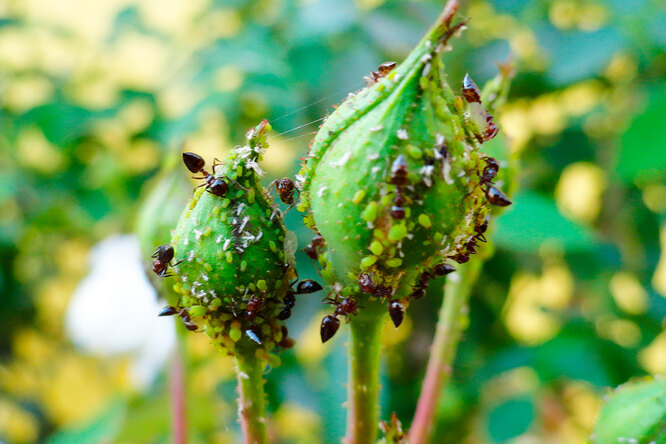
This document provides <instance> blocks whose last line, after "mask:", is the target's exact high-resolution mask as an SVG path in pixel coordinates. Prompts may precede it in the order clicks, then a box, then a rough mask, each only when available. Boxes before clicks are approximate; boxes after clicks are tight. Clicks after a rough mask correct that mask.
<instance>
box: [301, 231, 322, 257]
mask: <svg viewBox="0 0 666 444" xmlns="http://www.w3.org/2000/svg"><path fill="white" fill-rule="evenodd" d="M324 245H326V242H325V241H324V238H323V237H322V236H321V234H317V235H316V236H315V237H313V238H312V240H311V241H310V243H309V244H308V245H307V246H306V247H305V248H304V249H303V251H305V254H307V255H308V257H309V258H310V259H312V260H313V261H316V260H317V259H318V258H319V251H318V248H319V247H323V246H324Z"/></svg>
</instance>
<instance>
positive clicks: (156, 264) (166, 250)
mask: <svg viewBox="0 0 666 444" xmlns="http://www.w3.org/2000/svg"><path fill="white" fill-rule="evenodd" d="M173 256H174V251H173V247H172V246H171V245H169V244H166V245H160V246H159V247H157V250H155V252H154V253H153V254H152V256H150V257H152V258H155V259H154V260H153V271H154V272H155V274H157V275H158V276H159V277H163V278H164V277H169V276H173V274H171V273H169V272H168V270H169V267H173V266H176V265H178V264H180V263H181V262H183V261H179V262H176V263H175V264H172V263H171V261H172V260H173Z"/></svg>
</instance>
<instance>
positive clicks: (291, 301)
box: [278, 279, 323, 321]
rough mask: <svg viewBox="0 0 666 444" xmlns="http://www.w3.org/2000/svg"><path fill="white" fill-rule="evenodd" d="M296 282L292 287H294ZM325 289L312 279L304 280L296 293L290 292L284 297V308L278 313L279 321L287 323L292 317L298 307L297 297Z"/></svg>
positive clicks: (297, 287)
mask: <svg viewBox="0 0 666 444" xmlns="http://www.w3.org/2000/svg"><path fill="white" fill-rule="evenodd" d="M294 283H295V281H294V282H292V284H291V285H294ZM321 289H323V287H322V286H321V285H320V284H319V283H318V282H315V281H313V280H312V279H303V280H302V281H300V282H299V283H298V285H296V291H294V290H289V291H287V294H286V295H285V297H284V308H283V309H282V311H280V313H278V319H279V320H281V321H286V320H287V319H289V318H290V317H291V309H292V308H294V305H296V295H298V294H310V293H315V292H317V291H319V290H321Z"/></svg>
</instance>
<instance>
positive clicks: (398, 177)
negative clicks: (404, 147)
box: [389, 154, 407, 219]
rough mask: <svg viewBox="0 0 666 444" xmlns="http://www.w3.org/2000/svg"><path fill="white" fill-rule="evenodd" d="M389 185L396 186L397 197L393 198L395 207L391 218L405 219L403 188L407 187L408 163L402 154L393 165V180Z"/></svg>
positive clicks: (392, 209) (392, 208)
mask: <svg viewBox="0 0 666 444" xmlns="http://www.w3.org/2000/svg"><path fill="white" fill-rule="evenodd" d="M389 183H391V184H393V185H395V186H396V190H395V197H394V198H393V206H392V207H391V217H392V218H393V219H404V218H405V208H404V207H403V205H404V204H405V196H404V195H403V188H402V187H404V186H405V185H407V162H406V161H405V156H403V155H402V154H400V155H399V156H398V157H396V158H395V160H394V161H393V165H391V178H390V180H389Z"/></svg>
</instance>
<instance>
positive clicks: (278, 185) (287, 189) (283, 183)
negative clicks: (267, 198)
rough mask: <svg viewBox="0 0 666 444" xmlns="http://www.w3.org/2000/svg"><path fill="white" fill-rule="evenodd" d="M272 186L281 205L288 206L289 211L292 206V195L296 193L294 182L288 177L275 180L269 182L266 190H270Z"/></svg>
mask: <svg viewBox="0 0 666 444" xmlns="http://www.w3.org/2000/svg"><path fill="white" fill-rule="evenodd" d="M273 186H275V189H276V190H277V192H278V196H280V200H281V201H282V203H284V204H287V205H289V209H291V207H293V206H294V193H295V192H296V191H297V189H296V185H295V184H294V181H293V180H291V179H289V178H288V177H285V178H282V179H276V180H274V181H273V182H271V184H270V186H269V187H268V189H269V190H270V189H271V188H273Z"/></svg>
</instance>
